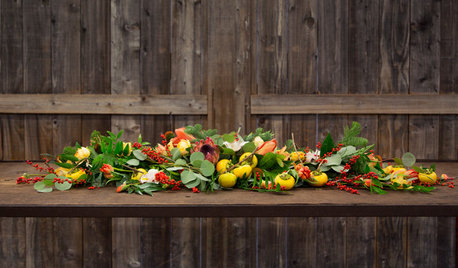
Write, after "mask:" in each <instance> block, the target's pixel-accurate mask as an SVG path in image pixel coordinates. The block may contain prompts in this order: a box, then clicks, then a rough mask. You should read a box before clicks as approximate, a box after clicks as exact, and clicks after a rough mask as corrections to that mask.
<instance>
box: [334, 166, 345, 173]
mask: <svg viewBox="0 0 458 268" xmlns="http://www.w3.org/2000/svg"><path fill="white" fill-rule="evenodd" d="M331 168H332V169H333V170H334V171H335V172H337V173H342V171H343V170H344V166H342V165H339V166H332V167H331Z"/></svg>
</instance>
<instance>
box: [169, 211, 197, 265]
mask: <svg viewBox="0 0 458 268" xmlns="http://www.w3.org/2000/svg"><path fill="white" fill-rule="evenodd" d="M171 228H172V230H171V238H170V241H171V245H170V251H171V254H170V262H171V266H172V267H190V266H194V267H200V266H201V264H202V261H201V239H202V238H201V235H200V230H201V219H200V218H172V219H171Z"/></svg>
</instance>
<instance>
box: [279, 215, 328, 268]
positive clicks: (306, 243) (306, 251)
mask: <svg viewBox="0 0 458 268" xmlns="http://www.w3.org/2000/svg"><path fill="white" fill-rule="evenodd" d="M316 224H317V218H312V217H304V218H288V230H287V232H288V233H287V249H288V251H287V253H286V254H287V260H288V262H287V266H288V267H316V266H317V263H316V261H317V260H316V256H317V251H319V250H321V249H318V248H317V225H316Z"/></svg>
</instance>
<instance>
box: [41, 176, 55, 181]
mask: <svg viewBox="0 0 458 268" xmlns="http://www.w3.org/2000/svg"><path fill="white" fill-rule="evenodd" d="M55 178H57V176H56V174H48V175H46V176H45V177H44V180H51V181H52V180H54V179H55Z"/></svg>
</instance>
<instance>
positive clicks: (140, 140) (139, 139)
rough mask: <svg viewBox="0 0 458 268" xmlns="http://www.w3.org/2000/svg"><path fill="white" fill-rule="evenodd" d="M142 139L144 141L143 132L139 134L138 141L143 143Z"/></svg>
mask: <svg viewBox="0 0 458 268" xmlns="http://www.w3.org/2000/svg"><path fill="white" fill-rule="evenodd" d="M142 141H143V139H142V134H138V139H137V142H138V143H140V144H142Z"/></svg>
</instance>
